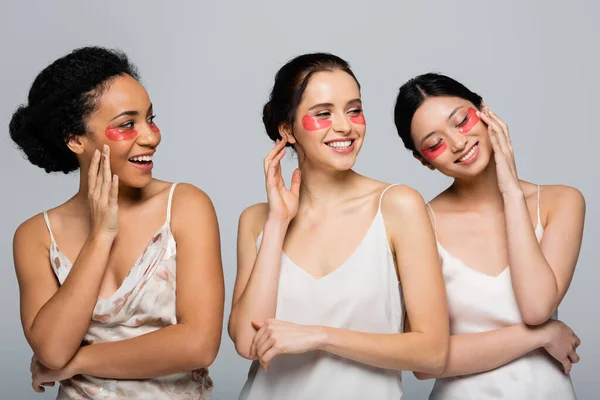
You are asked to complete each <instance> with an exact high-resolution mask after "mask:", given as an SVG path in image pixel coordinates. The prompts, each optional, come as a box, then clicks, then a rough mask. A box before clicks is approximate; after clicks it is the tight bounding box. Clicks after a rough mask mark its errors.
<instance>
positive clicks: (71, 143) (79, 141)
mask: <svg viewBox="0 0 600 400" xmlns="http://www.w3.org/2000/svg"><path fill="white" fill-rule="evenodd" d="M65 143H66V144H67V147H68V148H69V149H71V151H72V152H73V153H75V154H83V153H84V152H85V138H84V137H83V135H71V136H70V137H69V138H68V139H66V140H65Z"/></svg>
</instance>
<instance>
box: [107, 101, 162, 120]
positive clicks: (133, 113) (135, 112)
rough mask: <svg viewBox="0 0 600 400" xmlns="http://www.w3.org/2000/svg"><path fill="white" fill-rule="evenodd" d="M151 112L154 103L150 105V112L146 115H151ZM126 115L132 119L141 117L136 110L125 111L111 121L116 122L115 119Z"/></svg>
mask: <svg viewBox="0 0 600 400" xmlns="http://www.w3.org/2000/svg"><path fill="white" fill-rule="evenodd" d="M151 111H152V103H150V107H148V111H147V112H146V114H150V112H151ZM124 115H128V116H130V117H137V116H138V115H140V113H139V112H138V111H135V110H128V111H123V112H122V113H120V114H119V115H117V116H116V117H114V118H113V119H111V121H114V120H115V119H117V118H119V117H122V116H124Z"/></svg>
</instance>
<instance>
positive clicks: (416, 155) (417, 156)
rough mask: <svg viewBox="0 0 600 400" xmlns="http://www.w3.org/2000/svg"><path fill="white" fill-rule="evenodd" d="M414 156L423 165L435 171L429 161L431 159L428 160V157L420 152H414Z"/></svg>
mask: <svg viewBox="0 0 600 400" xmlns="http://www.w3.org/2000/svg"><path fill="white" fill-rule="evenodd" d="M413 157H414V158H416V159H417V160H418V161H419V162H420V163H421V164H423V166H425V167H427V168H429V169H430V170H432V171H435V168H434V166H433V165H431V164H430V163H429V161H427V160H426V159H424V158H423V157H422V156H421V155H420V154H419V153H416V152H413Z"/></svg>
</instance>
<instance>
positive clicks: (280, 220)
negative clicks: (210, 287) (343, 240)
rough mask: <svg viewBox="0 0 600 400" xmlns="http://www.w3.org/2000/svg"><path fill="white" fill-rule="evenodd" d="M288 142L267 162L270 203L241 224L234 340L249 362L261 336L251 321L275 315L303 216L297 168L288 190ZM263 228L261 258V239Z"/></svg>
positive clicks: (278, 146)
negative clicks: (293, 225)
mask: <svg viewBox="0 0 600 400" xmlns="http://www.w3.org/2000/svg"><path fill="white" fill-rule="evenodd" d="M286 143H287V136H284V137H283V139H282V140H278V141H277V142H276V144H275V146H274V147H273V149H272V150H271V151H270V152H269V154H268V155H267V157H265V159H264V171H265V180H266V186H267V198H268V200H269V202H268V204H259V205H255V206H253V207H250V208H248V209H247V210H245V211H244V212H243V213H242V215H241V216H240V221H239V225H238V248H237V258H238V263H237V265H238V272H237V276H236V280H235V287H234V292H233V301H232V306H231V315H230V317H229V336H230V337H231V339H232V340H233V342H234V344H235V349H236V350H237V352H238V354H239V355H241V356H242V357H244V358H248V359H250V358H251V354H250V353H251V351H250V348H251V344H252V341H253V339H254V336H255V334H256V329H255V328H254V327H253V325H252V322H253V321H257V320H258V321H264V320H265V319H268V318H272V317H274V316H275V310H276V307H277V289H278V286H279V270H280V267H281V253H282V251H283V241H284V239H285V234H286V232H287V228H288V226H289V224H290V221H291V220H292V219H293V218H294V217H295V216H296V213H297V212H298V198H299V193H300V170H299V169H296V170H295V171H294V173H293V174H292V184H291V187H290V190H287V189H286V187H285V183H284V181H283V177H282V175H281V166H280V161H281V159H282V158H283V156H284V155H285V145H286ZM265 221H266V222H265ZM263 226H264V229H263V237H262V242H261V245H260V249H259V250H258V254H257V252H256V238H257V234H258V232H259V231H260V227H263Z"/></svg>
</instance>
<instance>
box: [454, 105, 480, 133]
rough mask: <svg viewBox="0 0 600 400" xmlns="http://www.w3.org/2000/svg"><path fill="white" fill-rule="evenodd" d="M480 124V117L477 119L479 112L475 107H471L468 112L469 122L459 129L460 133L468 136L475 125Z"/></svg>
mask: <svg viewBox="0 0 600 400" xmlns="http://www.w3.org/2000/svg"><path fill="white" fill-rule="evenodd" d="M478 122H479V117H477V111H476V110H475V109H474V108H473V107H470V108H469V109H468V110H467V120H466V121H465V123H464V125H463V126H461V127H459V128H458V131H459V132H460V133H462V134H463V135H466V134H467V133H469V131H470V130H471V129H473V127H474V126H475V125H477V123H478Z"/></svg>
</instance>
